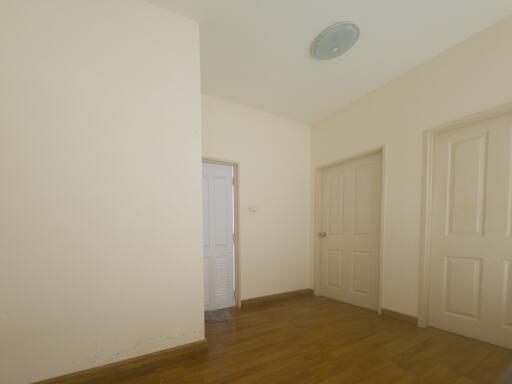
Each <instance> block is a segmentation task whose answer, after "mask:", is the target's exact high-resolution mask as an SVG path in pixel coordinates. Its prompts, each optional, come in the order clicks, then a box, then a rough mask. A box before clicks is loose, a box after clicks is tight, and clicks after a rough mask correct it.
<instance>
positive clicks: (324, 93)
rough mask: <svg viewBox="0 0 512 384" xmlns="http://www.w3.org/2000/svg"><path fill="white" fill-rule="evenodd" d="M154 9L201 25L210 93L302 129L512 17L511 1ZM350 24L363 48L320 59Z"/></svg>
mask: <svg viewBox="0 0 512 384" xmlns="http://www.w3.org/2000/svg"><path fill="white" fill-rule="evenodd" d="M148 1H150V2H151V3H153V4H156V5H159V6H161V7H165V8H168V9H170V10H172V11H174V12H177V13H179V14H182V15H184V16H186V17H189V18H191V19H193V20H196V21H198V22H199V23H200V28H201V67H202V84H203V85H202V86H203V92H205V93H207V94H209V95H212V96H219V97H223V98H226V99H229V100H233V101H236V102H239V103H242V104H246V105H249V106H252V107H255V108H258V109H262V110H265V111H268V112H271V113H274V114H277V115H282V116H286V117H290V118H293V119H296V120H300V121H304V122H314V121H318V120H320V119H321V118H323V117H324V116H326V115H328V114H329V113H331V112H334V111H335V110H337V109H339V108H340V107H342V106H344V105H346V104H347V103H349V102H351V101H352V100H354V99H356V98H358V97H360V96H362V95H364V94H365V93H368V92H369V91H371V90H373V89H375V88H377V87H379V86H380V85H382V84H384V83H386V82H388V81H389V80H391V79H393V78H396V77H398V76H400V75H401V74H403V73H405V72H407V71H408V70H410V69H411V68H413V67H415V66H416V65H418V64H420V63H422V62H424V61H426V60H428V59H430V58H432V57H434V56H436V55H437V54H439V53H441V52H442V51H444V50H446V49H447V48H449V47H451V46H453V45H455V44H457V43H459V42H461V41H463V40H465V39H467V38H468V37H470V36H471V35H474V34H475V33H477V32H479V31H481V30H483V29H485V28H486V27H489V26H491V25H492V24H494V23H496V22H498V21H500V20H501V19H504V18H505V17H507V16H509V15H511V14H512V0H386V1H384V0H148ZM344 20H351V21H356V22H357V23H358V24H359V26H360V28H361V37H360V40H359V42H358V43H357V44H356V45H355V47H354V48H353V49H352V50H351V51H349V52H348V53H347V54H345V55H343V56H341V57H340V58H338V59H336V60H334V61H329V62H321V61H316V60H314V59H312V58H311V57H310V56H309V48H310V43H311V41H312V40H313V39H314V37H315V36H316V35H317V34H318V33H319V32H320V31H321V30H322V29H324V28H325V27H327V26H328V25H330V24H332V23H334V22H337V21H344ZM475 54H478V53H475Z"/></svg>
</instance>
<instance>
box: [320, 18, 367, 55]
mask: <svg viewBox="0 0 512 384" xmlns="http://www.w3.org/2000/svg"><path fill="white" fill-rule="evenodd" d="M359 34H360V31H359V27H358V26H357V25H356V24H354V23H351V22H348V21H343V22H340V23H336V24H333V25H331V26H330V27H327V28H326V29H324V30H323V31H322V32H320V34H319V35H318V36H317V37H316V39H315V40H314V41H313V44H311V56H313V57H314V58H316V59H318V60H331V59H335V58H337V57H339V56H341V55H342V54H344V53H345V52H347V51H348V50H349V49H350V48H352V47H353V46H354V44H355V43H356V42H357V40H358V39H359Z"/></svg>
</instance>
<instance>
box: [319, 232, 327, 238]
mask: <svg viewBox="0 0 512 384" xmlns="http://www.w3.org/2000/svg"><path fill="white" fill-rule="evenodd" d="M318 237H327V233H326V232H318Z"/></svg>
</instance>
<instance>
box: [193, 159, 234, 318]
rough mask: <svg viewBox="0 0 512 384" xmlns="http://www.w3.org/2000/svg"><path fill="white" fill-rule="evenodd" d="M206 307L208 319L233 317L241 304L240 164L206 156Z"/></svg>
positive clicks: (204, 165) (204, 221) (204, 173)
mask: <svg viewBox="0 0 512 384" xmlns="http://www.w3.org/2000/svg"><path fill="white" fill-rule="evenodd" d="M202 171H203V177H202V182H203V266H204V310H205V313H206V315H205V318H206V320H207V321H212V322H217V321H226V320H229V317H230V316H229V313H228V312H227V311H226V309H227V308H232V307H235V306H238V307H239V306H240V294H239V293H240V289H239V286H240V285H239V278H238V275H239V274H238V183H237V178H238V165H237V164H236V163H232V162H226V161H218V160H212V159H203V170H202Z"/></svg>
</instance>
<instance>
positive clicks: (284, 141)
mask: <svg viewBox="0 0 512 384" xmlns="http://www.w3.org/2000/svg"><path fill="white" fill-rule="evenodd" d="M309 139H310V138H309V126H307V125H305V124H301V123H297V122H294V121H290V120H287V119H284V118H280V117H276V116H273V115H270V114H268V113H264V112H260V111H258V110H255V109H252V108H248V107H245V106H242V105H239V104H235V103H232V102H229V101H226V100H222V99H218V98H214V97H211V96H203V156H205V157H212V158H217V159H227V160H231V161H235V162H238V163H239V172H240V266H241V283H242V287H241V294H242V299H247V298H253V297H258V296H263V295H270V294H274V293H280V292H286V291H292V290H297V289H303V288H307V287H309V286H310V277H309V273H310V265H309V260H310V259H309V241H308V239H309V228H310V225H309V215H310V210H309V206H310V205H309V204H310V201H309V196H310V195H309V190H308V187H307V186H308V185H309V174H308V173H309V172H308V169H309V164H310V155H309V153H310V141H309ZM250 206H254V207H257V212H249V207H250Z"/></svg>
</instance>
